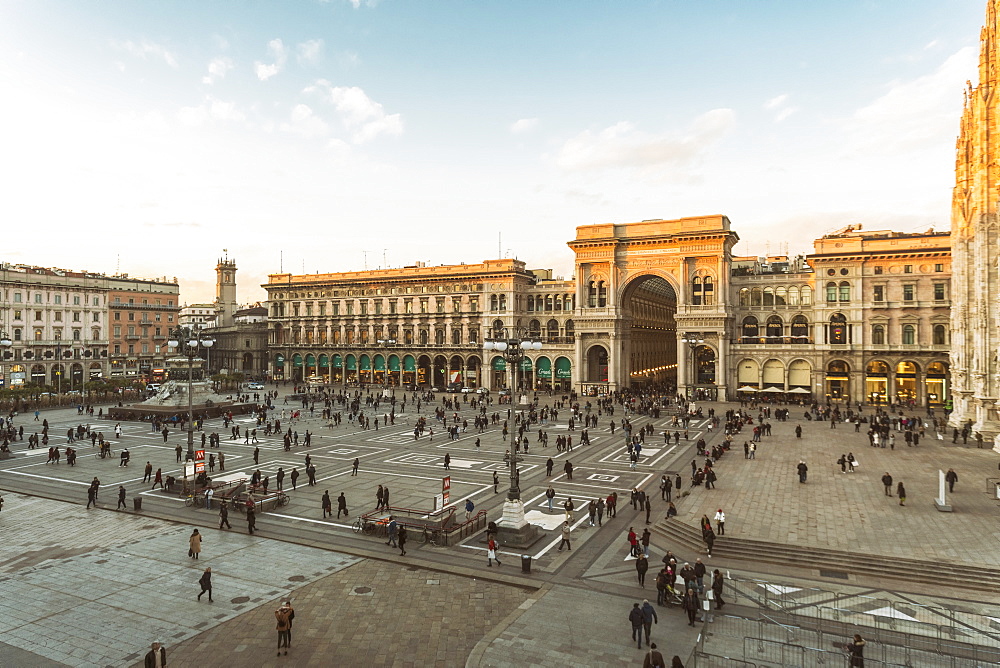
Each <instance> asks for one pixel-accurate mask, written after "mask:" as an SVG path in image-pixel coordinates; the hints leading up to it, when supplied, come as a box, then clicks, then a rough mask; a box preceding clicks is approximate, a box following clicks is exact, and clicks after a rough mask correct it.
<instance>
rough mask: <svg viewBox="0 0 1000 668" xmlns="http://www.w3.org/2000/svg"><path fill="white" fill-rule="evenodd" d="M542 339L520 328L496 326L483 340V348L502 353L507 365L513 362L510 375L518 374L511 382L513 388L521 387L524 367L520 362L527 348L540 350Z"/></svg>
mask: <svg viewBox="0 0 1000 668" xmlns="http://www.w3.org/2000/svg"><path fill="white" fill-rule="evenodd" d="M541 349H542V341H541V339H540V338H539V337H537V336H531V335H530V333H529V332H528V330H526V329H522V328H512V329H510V330H508V329H507V328H506V327H498V328H496V329H494V330H493V336H492V337H486V338H485V339H484V340H483V350H485V351H487V352H490V351H496V352H498V353H500V354H501V355H503V358H504V360H505V361H506V362H507V364H508V365H511V364H513V365H514V369H513V371H512V372H511V373H512V375H514V374H519V377H518V378H517V382H516V383H512V385H513V388H512V390H513V389H514V388H516V389H521V388H522V386H523V384H524V369H522V368H521V364H522V362H523V361H524V358H525V356H526V355H527V353H528V351H529V350H536V351H537V350H541Z"/></svg>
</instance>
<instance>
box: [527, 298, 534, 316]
mask: <svg viewBox="0 0 1000 668" xmlns="http://www.w3.org/2000/svg"><path fill="white" fill-rule="evenodd" d="M527 310H528V313H531V312H532V311H534V310H535V299H534V297H528V302H527Z"/></svg>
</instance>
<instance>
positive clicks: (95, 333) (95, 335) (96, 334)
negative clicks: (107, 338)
mask: <svg viewBox="0 0 1000 668" xmlns="http://www.w3.org/2000/svg"><path fill="white" fill-rule="evenodd" d="M90 338H91V339H93V340H94V341H100V340H101V330H99V329H92V330H91V331H90Z"/></svg>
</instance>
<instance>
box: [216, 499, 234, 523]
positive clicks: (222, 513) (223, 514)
mask: <svg viewBox="0 0 1000 668" xmlns="http://www.w3.org/2000/svg"><path fill="white" fill-rule="evenodd" d="M223 526H225V527H226V528H227V529H232V528H233V527H232V525H231V524H230V523H229V505H228V504H227V503H226V502H225V501H223V502H222V504H221V505H220V506H219V529H220V530H221V529H222V527H223Z"/></svg>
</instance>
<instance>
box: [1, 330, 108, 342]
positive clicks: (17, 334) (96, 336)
mask: <svg viewBox="0 0 1000 668" xmlns="http://www.w3.org/2000/svg"><path fill="white" fill-rule="evenodd" d="M14 338H15V339H17V340H18V341H20V340H21V330H19V329H15V330H14ZM90 338H91V339H92V340H94V341H100V340H101V330H99V329H92V330H90Z"/></svg>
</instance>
